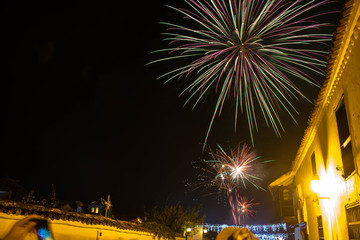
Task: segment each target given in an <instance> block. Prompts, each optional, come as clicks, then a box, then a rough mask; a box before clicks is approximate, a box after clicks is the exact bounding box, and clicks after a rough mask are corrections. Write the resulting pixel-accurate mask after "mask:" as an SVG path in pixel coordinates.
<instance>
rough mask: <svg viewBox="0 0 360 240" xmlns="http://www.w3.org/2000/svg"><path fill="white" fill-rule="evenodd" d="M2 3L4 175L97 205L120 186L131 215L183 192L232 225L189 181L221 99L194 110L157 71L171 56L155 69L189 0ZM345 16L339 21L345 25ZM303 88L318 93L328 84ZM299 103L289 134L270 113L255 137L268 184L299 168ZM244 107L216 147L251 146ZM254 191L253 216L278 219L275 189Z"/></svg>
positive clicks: (115, 196)
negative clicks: (274, 124) (272, 125)
mask: <svg viewBox="0 0 360 240" xmlns="http://www.w3.org/2000/svg"><path fill="white" fill-rule="evenodd" d="M49 2H52V3H49ZM0 4H1V5H0V8H1V10H0V18H1V19H0V22H1V33H2V34H1V36H2V37H1V56H2V57H3V58H4V59H3V60H5V61H3V63H2V69H1V88H0V91H1V94H0V96H1V101H0V104H1V116H0V119H1V125H0V134H1V145H0V158H1V165H0V178H2V177H5V176H9V177H11V178H13V179H16V180H19V181H20V184H21V185H22V186H24V187H25V188H26V189H27V190H32V189H33V190H35V195H39V196H48V197H49V196H50V195H51V184H54V185H55V189H56V193H57V198H58V199H61V200H80V201H83V202H84V203H89V202H91V201H94V200H96V199H98V198H100V197H103V198H106V196H107V194H110V195H111V199H112V203H113V205H114V213H115V214H117V215H118V216H120V217H123V218H133V217H134V218H135V217H137V216H142V215H143V212H144V210H149V209H151V208H152V206H154V205H159V206H164V205H167V204H176V203H177V202H178V201H181V202H182V203H183V204H184V205H185V206H200V205H201V206H202V208H203V212H204V213H205V214H206V215H207V219H206V220H207V221H208V222H212V223H215V222H219V223H231V215H230V210H229V207H228V206H226V205H225V206H224V203H222V202H220V204H218V200H217V197H216V195H212V196H208V197H205V196H199V194H197V193H193V192H189V191H188V189H187V188H186V186H185V185H184V182H185V181H186V180H187V179H192V178H193V177H194V169H193V167H192V165H191V162H194V161H198V160H200V159H203V158H207V157H208V155H207V152H206V151H205V152H202V146H203V145H202V144H203V142H204V139H205V135H206V131H207V129H208V125H209V122H210V119H211V116H212V113H213V106H214V99H212V98H211V97H209V99H208V101H203V102H201V103H200V104H199V105H198V106H197V107H196V108H195V110H192V108H191V105H189V106H185V107H183V104H184V103H185V101H186V96H183V97H178V95H179V93H180V92H181V90H182V89H183V85H182V83H181V82H176V81H174V82H171V83H169V84H166V85H163V82H162V81H161V80H156V78H157V77H158V76H159V75H161V73H164V69H165V70H166V68H167V64H169V63H167V64H155V65H149V66H146V63H148V62H150V61H151V60H154V59H156V58H157V56H155V55H153V54H150V52H151V51H153V50H157V49H160V48H164V47H166V43H165V42H163V41H161V38H162V37H161V35H160V33H161V32H164V30H165V29H164V27H163V26H161V25H159V24H158V22H160V21H168V22H174V21H177V22H179V21H180V22H181V21H182V20H181V16H180V15H178V14H175V13H174V11H172V10H171V9H168V8H166V7H165V6H164V5H166V4H170V5H172V6H177V7H178V6H183V5H184V3H183V2H182V1H181V0H176V1H175V0H173V1H170V0H168V1H165V0H156V1H127V2H126V3H124V1H98V2H96V3H90V2H89V1H83V2H81V1H72V2H71V4H67V3H64V2H63V1H59V2H55V1H46V2H38V1H22V2H21V1H10V0H8V1H2V2H1V3H0ZM339 6H341V4H340V3H334V4H333V5H332V6H331V8H333V9H337V10H338V9H341V7H339ZM338 15H339V14H333V15H332V17H331V18H330V19H331V20H332V21H333V22H334V23H335V24H336V22H337V19H338ZM334 29H335V27H333V28H331V29H330V28H329V31H330V32H333V31H334ZM4 62H5V63H4ZM319 81H320V82H321V81H322V79H319ZM302 87H303V91H305V92H306V94H307V96H308V97H309V99H311V100H313V99H316V97H317V92H318V89H317V88H313V87H309V86H300V88H302ZM295 106H297V107H298V109H299V112H300V114H299V115H298V116H296V119H297V121H298V123H297V124H296V123H294V122H292V121H291V119H290V118H289V117H288V116H287V115H286V113H281V116H282V121H283V122H284V123H285V129H286V132H285V133H284V134H283V136H282V138H278V137H276V136H275V134H274V132H273V131H272V130H271V129H269V128H267V126H266V125H265V123H262V122H260V124H259V133H258V134H255V147H254V148H255V150H256V152H257V153H258V155H260V156H262V157H261V160H263V161H265V160H275V162H273V163H271V164H267V165H266V166H264V169H263V170H262V171H261V172H260V173H259V174H261V175H262V178H263V181H262V182H261V185H262V186H263V187H265V188H267V185H268V184H269V183H270V182H271V181H272V180H274V179H276V178H278V177H279V176H281V175H282V174H284V173H285V172H287V171H288V170H289V168H290V165H291V161H292V160H293V159H294V156H295V154H296V151H297V148H298V146H299V144H300V141H301V138H302V135H303V133H304V129H305V127H306V124H307V120H308V116H309V114H310V113H311V109H312V105H311V104H309V103H308V102H306V101H304V100H301V101H298V102H295ZM233 114H234V112H233V105H232V104H231V103H230V104H228V105H227V106H226V107H225V109H224V111H223V113H222V115H221V117H220V118H217V119H216V120H215V123H214V126H213V129H212V131H211V133H210V136H209V140H208V144H209V145H210V146H212V147H215V146H216V144H220V145H221V146H222V147H224V148H225V149H226V148H228V147H234V146H236V145H237V144H238V143H239V142H246V143H249V144H250V143H251V142H250V138H249V133H248V128H247V123H246V121H245V120H244V118H242V119H240V120H239V123H238V124H239V126H240V127H239V128H238V130H237V132H236V133H235V132H234V122H233V118H234V116H233ZM246 194H247V195H249V196H251V197H254V198H255V202H258V203H260V205H258V206H256V208H255V210H256V211H257V215H256V217H255V218H253V219H251V220H248V221H249V222H252V223H271V222H279V219H278V214H276V209H275V208H274V202H272V199H271V196H270V193H269V192H263V191H260V192H259V191H254V190H251V189H249V191H248V192H246Z"/></svg>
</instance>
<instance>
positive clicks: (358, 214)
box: [346, 205, 360, 240]
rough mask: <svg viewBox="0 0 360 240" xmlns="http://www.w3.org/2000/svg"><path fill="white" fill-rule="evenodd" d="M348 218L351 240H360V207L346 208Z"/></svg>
mask: <svg viewBox="0 0 360 240" xmlns="http://www.w3.org/2000/svg"><path fill="white" fill-rule="evenodd" d="M346 218H347V222H348V230H349V239H351V240H352V239H359V238H360V206H359V205H357V206H353V207H347V208H346Z"/></svg>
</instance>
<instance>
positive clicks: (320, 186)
mask: <svg viewBox="0 0 360 240" xmlns="http://www.w3.org/2000/svg"><path fill="white" fill-rule="evenodd" d="M310 188H311V190H312V191H313V192H314V193H316V194H318V195H319V199H330V197H329V195H330V194H329V193H331V192H333V191H334V190H333V189H332V188H334V186H331V184H326V183H325V182H324V181H321V180H312V181H311V182H310Z"/></svg>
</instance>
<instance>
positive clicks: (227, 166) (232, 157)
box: [193, 144, 270, 224]
mask: <svg viewBox="0 0 360 240" xmlns="http://www.w3.org/2000/svg"><path fill="white" fill-rule="evenodd" d="M210 156H211V160H204V161H203V162H202V163H203V165H204V166H203V167H200V170H201V174H200V175H199V177H198V179H197V184H195V186H194V187H193V190H198V189H202V190H206V191H208V190H211V189H216V190H217V192H218V193H224V194H225V195H226V198H227V200H228V203H229V205H230V208H231V212H232V216H233V220H234V224H240V222H241V221H240V220H241V216H243V214H244V213H243V212H242V211H240V206H241V207H242V206H244V205H247V204H250V203H251V201H249V200H248V199H247V198H245V197H240V194H241V193H243V192H244V191H245V190H246V189H247V188H248V185H250V186H253V187H255V188H256V189H257V190H264V191H265V189H264V188H262V187H261V186H259V185H258V182H259V181H260V180H261V178H260V177H259V176H258V174H260V172H259V171H258V167H257V164H258V163H260V162H259V158H260V157H259V156H257V154H256V153H255V151H253V150H252V148H251V147H250V146H248V145H247V144H242V145H241V144H238V146H237V147H236V148H234V149H230V150H229V151H228V153H227V152H226V151H225V150H224V149H223V148H221V147H220V146H218V147H217V148H216V149H215V150H212V149H210ZM265 162H270V161H263V162H261V163H265ZM249 206H250V205H249ZM247 213H251V212H250V210H249V211H247ZM243 217H244V216H243Z"/></svg>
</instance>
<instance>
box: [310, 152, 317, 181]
mask: <svg viewBox="0 0 360 240" xmlns="http://www.w3.org/2000/svg"><path fill="white" fill-rule="evenodd" d="M311 168H312V174H313V177H317V176H318V174H317V169H316V159H315V152H313V154H311Z"/></svg>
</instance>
